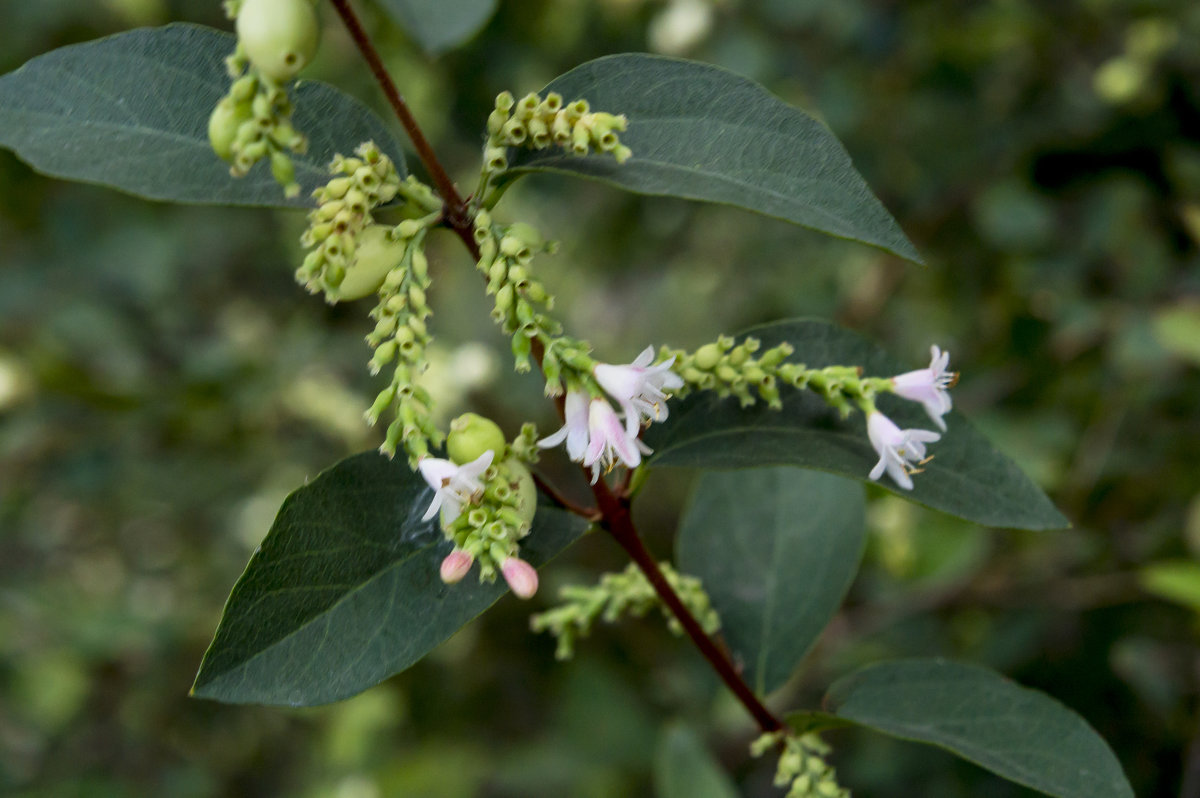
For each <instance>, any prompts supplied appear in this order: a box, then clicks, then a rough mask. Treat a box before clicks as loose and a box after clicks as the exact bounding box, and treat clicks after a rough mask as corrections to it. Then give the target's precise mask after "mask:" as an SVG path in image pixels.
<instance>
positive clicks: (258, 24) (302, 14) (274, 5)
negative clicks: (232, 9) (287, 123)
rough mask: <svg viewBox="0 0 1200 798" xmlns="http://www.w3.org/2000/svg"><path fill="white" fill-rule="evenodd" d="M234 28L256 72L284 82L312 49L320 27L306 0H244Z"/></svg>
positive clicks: (291, 76) (313, 11)
mask: <svg viewBox="0 0 1200 798" xmlns="http://www.w3.org/2000/svg"><path fill="white" fill-rule="evenodd" d="M237 32H238V40H239V41H240V42H241V45H242V47H243V48H245V51H246V55H247V56H248V57H249V58H250V62H251V63H252V64H254V66H255V68H256V69H258V71H259V73H260V74H262V75H263V76H265V77H267V78H269V79H271V80H273V81H275V82H276V83H284V82H286V81H288V80H291V79H292V78H293V77H294V76H295V75H296V73H297V72H299V71H300V70H301V69H303V68H304V65H305V64H307V63H308V62H309V60H310V59H311V58H312V57H313V54H314V53H316V51H317V37H318V35H319V33H320V28H319V25H318V23H317V14H316V11H315V10H314V9H313V7H312V4H311V3H310V2H309V1H308V0H245V2H243V3H242V9H241V11H239V12H238V18H237Z"/></svg>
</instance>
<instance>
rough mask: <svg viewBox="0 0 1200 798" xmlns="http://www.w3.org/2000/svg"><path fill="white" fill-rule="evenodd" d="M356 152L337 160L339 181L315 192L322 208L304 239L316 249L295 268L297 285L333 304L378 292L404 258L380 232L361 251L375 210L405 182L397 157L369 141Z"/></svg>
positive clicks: (312, 214) (334, 164)
mask: <svg viewBox="0 0 1200 798" xmlns="http://www.w3.org/2000/svg"><path fill="white" fill-rule="evenodd" d="M354 152H355V156H354V157H350V158H347V157H345V156H342V155H335V156H334V158H333V161H332V162H331V163H330V165H329V171H330V173H331V174H333V175H335V177H333V178H332V179H331V180H330V181H329V182H328V183H326V184H325V185H324V186H321V187H320V188H318V189H317V190H316V191H314V192H313V197H314V198H315V199H316V201H317V207H316V209H314V210H313V211H312V212H310V213H309V214H308V229H307V230H305V231H304V234H303V235H301V236H300V243H301V244H302V245H303V246H304V247H305V248H306V249H311V250H312V251H311V252H309V253H308V255H306V256H305V258H304V263H303V264H302V265H301V266H300V268H299V269H297V270H296V281H297V282H299V283H300V284H301V285H303V286H304V287H305V288H307V289H308V291H309V292H310V293H314V294H315V293H318V292H323V293H324V294H325V298H326V300H328V301H329V302H330V303H333V302H337V301H339V300H342V299H358V298H361V297H364V296H366V295H367V294H370V293H373V292H374V291H375V290H376V289H377V288H378V287H379V285H380V284H381V283H382V282H383V278H384V276H385V275H386V274H387V273H388V272H389V271H390V270H391V268H392V267H393V266H395V265H396V263H398V262H399V261H400V259H401V258H402V257H403V250H404V247H403V246H398V245H396V244H394V243H390V241H391V239H389V238H388V237H386V236H383V235H381V234H380V233H379V231H378V230H376V232H375V233H374V234H373V235H372V236H371V237H365V238H364V240H363V241H362V242H361V243H362V247H363V252H361V253H360V252H359V251H358V250H359V245H360V241H359V236H360V234H361V233H363V231H364V230H366V229H367V227H368V225H369V224H370V223H371V210H372V209H373V208H375V207H376V206H377V205H381V204H383V203H385V202H390V201H391V200H392V199H393V198H394V197H395V196H396V194H397V193H398V192H399V190H400V185H401V182H400V176H399V175H398V174H397V172H396V166H395V164H393V163H392V159H391V158H389V157H388V156H387V155H386V154H384V153H383V152H382V151H381V150H380V149H379V147H377V146H376V145H375V143H374V142H372V141H368V142H364V143H363V144H360V145H359V146H358V148H357V149H355V151H354ZM352 273H353V276H351V275H352Z"/></svg>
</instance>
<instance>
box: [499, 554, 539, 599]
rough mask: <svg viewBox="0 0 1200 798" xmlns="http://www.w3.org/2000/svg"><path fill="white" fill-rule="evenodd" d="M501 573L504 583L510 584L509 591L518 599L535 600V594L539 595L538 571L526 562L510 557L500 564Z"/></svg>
mask: <svg viewBox="0 0 1200 798" xmlns="http://www.w3.org/2000/svg"><path fill="white" fill-rule="evenodd" d="M500 573H502V574H504V581H505V582H508V587H509V589H511V590H512V592H513V595H515V596H516V597H517V598H520V599H528V598H533V594H534V593H537V589H538V575H537V571H535V570H534V568H533V566H532V565H530V564H529V563H527V562H525V561H524V560H520V559H517V558H516V557H509V558H508V559H507V560H505V561H504V562H502V563H501V564H500Z"/></svg>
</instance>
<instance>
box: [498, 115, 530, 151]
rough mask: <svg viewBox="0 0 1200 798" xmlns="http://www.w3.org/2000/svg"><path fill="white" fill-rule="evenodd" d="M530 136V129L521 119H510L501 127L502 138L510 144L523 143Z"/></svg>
mask: <svg viewBox="0 0 1200 798" xmlns="http://www.w3.org/2000/svg"><path fill="white" fill-rule="evenodd" d="M528 136H529V129H528V128H526V127H525V123H524V122H522V121H521V120H520V119H510V120H508V121H507V122H505V123H504V127H502V128H501V129H500V140H501V141H504V142H506V143H508V144H514V145H516V144H523V143H524V142H525V139H526V138H528Z"/></svg>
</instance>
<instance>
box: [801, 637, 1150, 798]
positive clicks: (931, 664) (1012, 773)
mask: <svg viewBox="0 0 1200 798" xmlns="http://www.w3.org/2000/svg"><path fill="white" fill-rule="evenodd" d="M825 703H826V709H827V710H829V711H831V712H833V713H834V714H836V715H837V716H838V717H840V718H844V719H846V720H849V721H852V722H853V723H856V724H858V725H859V726H864V727H866V728H869V729H874V730H876V731H879V732H883V733H884V734H888V735H891V736H893V737H899V738H901V739H904V740H914V741H916V742H922V743H930V744H932V745H936V746H939V747H941V748H945V749H946V750H948V751H951V752H952V753H955V754H957V755H958V756H961V757H963V758H964V759H967V760H969V761H971V762H974V763H976V764H977V765H980V766H981V767H984V768H987V769H988V770H990V771H992V772H993V773H996V774H998V775H1000V776H1003V777H1004V778H1006V779H1009V780H1011V781H1015V782H1017V783H1018V784H1024V785H1025V786H1027V787H1031V788H1033V789H1035V790H1038V791H1040V792H1043V793H1046V794H1047V795H1055V796H1059V798H1132V796H1133V790H1132V788H1131V787H1130V786H1129V782H1128V781H1127V780H1126V778H1125V774H1124V773H1123V772H1122V771H1121V765H1120V763H1119V762H1118V761H1117V758H1116V757H1115V756H1114V755H1113V752H1112V750H1111V749H1110V748H1109V747H1108V744H1107V743H1105V742H1104V740H1103V739H1101V737H1100V735H1098V734H1096V732H1095V730H1093V729H1092V727H1091V726H1089V725H1088V723H1087V721H1085V720H1084V719H1083V718H1081V717H1080V716H1079V715H1077V714H1075V713H1074V712H1073V711H1071V710H1070V709H1068V708H1066V707H1065V706H1063V705H1062V704H1060V703H1059V702H1058V701H1055V700H1054V699H1053V698H1051V697H1050V696H1048V695H1046V694H1044V693H1040V692H1038V691H1036V690H1030V689H1027V688H1025V687H1022V686H1020V685H1019V684H1016V683H1014V682H1012V681H1010V680H1008V679H1006V678H1005V677H1003V676H1001V675H1000V674H998V673H995V672H994V671H990V670H988V669H987V668H981V667H979V666H977V665H966V664H962V663H955V662H946V661H944V660H937V659H914V660H898V661H894V662H883V663H880V664H878V665H871V666H869V667H866V668H863V669H862V670H860V671H857V672H855V673H852V674H850V675H849V676H846V677H844V678H842V679H839V680H838V681H837V682H835V683H834V684H833V686H832V687H830V688H829V692H828V694H827V696H826V699H825Z"/></svg>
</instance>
